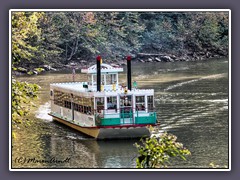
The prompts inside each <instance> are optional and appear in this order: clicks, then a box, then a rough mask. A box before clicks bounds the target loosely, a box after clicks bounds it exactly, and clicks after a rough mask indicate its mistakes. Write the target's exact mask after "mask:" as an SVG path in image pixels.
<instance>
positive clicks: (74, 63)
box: [12, 49, 228, 76]
mask: <svg viewBox="0 0 240 180" xmlns="http://www.w3.org/2000/svg"><path fill="white" fill-rule="evenodd" d="M213 58H214V59H221V58H228V51H227V50H226V49H218V50H215V49H206V50H204V51H199V52H185V53H184V54H177V55H175V54H171V53H137V54H134V55H132V61H138V62H141V63H151V62H172V63H174V62H178V61H207V60H211V59H213ZM103 61H104V62H106V63H108V64H111V65H112V66H125V65H127V62H126V60H125V57H124V56H123V57H119V58H118V59H111V60H110V59H104V58H103ZM94 64H95V60H94V58H92V59H91V60H84V59H77V60H71V61H70V62H69V63H68V64H62V63H59V62H57V63H52V64H43V65H37V64H28V65H26V67H18V68H15V69H13V71H12V74H13V75H15V76H20V75H24V74H25V75H26V74H29V75H33V74H41V73H42V72H46V71H60V70H63V69H69V68H70V69H71V68H72V69H73V68H74V69H81V68H87V67H89V66H91V65H94Z"/></svg>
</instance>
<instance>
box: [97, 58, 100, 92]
mask: <svg viewBox="0 0 240 180" xmlns="http://www.w3.org/2000/svg"><path fill="white" fill-rule="evenodd" d="M97 91H101V56H97Z"/></svg>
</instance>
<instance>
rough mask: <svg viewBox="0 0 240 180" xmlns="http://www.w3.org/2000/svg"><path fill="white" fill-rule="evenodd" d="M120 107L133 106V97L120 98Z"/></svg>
mask: <svg viewBox="0 0 240 180" xmlns="http://www.w3.org/2000/svg"><path fill="white" fill-rule="evenodd" d="M120 106H132V96H120Z"/></svg>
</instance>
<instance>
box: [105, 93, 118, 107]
mask: <svg viewBox="0 0 240 180" xmlns="http://www.w3.org/2000/svg"><path fill="white" fill-rule="evenodd" d="M107 109H117V97H116V96H111V97H107Z"/></svg>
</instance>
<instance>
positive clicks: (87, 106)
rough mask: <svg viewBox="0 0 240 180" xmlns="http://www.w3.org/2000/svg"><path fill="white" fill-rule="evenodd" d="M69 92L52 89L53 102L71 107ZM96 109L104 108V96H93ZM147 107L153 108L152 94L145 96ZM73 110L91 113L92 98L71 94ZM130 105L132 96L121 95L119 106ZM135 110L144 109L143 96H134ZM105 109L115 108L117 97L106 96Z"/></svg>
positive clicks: (92, 106) (92, 107)
mask: <svg viewBox="0 0 240 180" xmlns="http://www.w3.org/2000/svg"><path fill="white" fill-rule="evenodd" d="M70 99H71V94H69V93H63V92H60V91H54V104H56V105H59V106H62V107H66V108H69V109H71V108H72V107H71V106H72V103H71V102H70V101H69V100H70ZM95 102H96V107H97V111H98V112H100V111H101V110H104V97H96V98H95ZM147 103H148V109H149V110H153V108H154V106H153V96H147ZM73 105H74V110H76V111H78V112H81V113H85V114H93V109H94V102H93V98H86V97H80V96H73ZM126 106H127V107H131V106H132V96H121V97H120V107H126ZM135 108H136V110H141V111H144V110H145V96H136V107H135ZM107 109H115V110H116V109H117V97H116V96H111V97H107Z"/></svg>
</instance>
